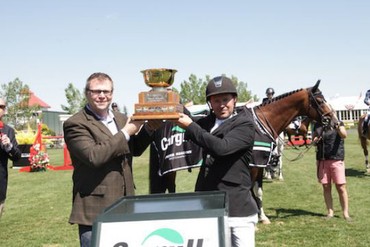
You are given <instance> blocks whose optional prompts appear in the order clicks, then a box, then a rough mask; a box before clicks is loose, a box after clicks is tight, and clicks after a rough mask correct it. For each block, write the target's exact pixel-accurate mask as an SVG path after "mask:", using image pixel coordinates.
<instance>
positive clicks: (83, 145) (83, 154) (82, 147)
mask: <svg viewBox="0 0 370 247" xmlns="http://www.w3.org/2000/svg"><path fill="white" fill-rule="evenodd" d="M114 116H115V122H116V124H117V126H118V129H121V128H123V127H124V125H125V123H126V122H127V117H125V116H124V115H123V114H121V113H116V112H115V113H114ZM63 130H64V139H65V142H66V144H67V147H68V150H69V152H70V156H71V160H72V165H73V166H74V171H73V177H72V180H73V204H72V212H71V215H70V219H69V222H70V223H71V224H80V225H89V226H91V225H93V222H94V220H95V218H96V216H97V215H98V214H100V213H102V212H103V210H104V209H105V208H106V207H108V206H109V205H111V204H112V203H114V202H115V201H117V200H118V199H119V198H121V197H122V196H126V195H134V181H133V176H132V156H139V155H141V154H142V153H143V152H144V151H145V149H146V148H147V146H148V145H149V144H150V141H151V136H150V135H149V133H148V132H147V131H146V130H145V128H142V129H141V131H140V132H139V133H138V134H137V135H135V136H131V138H130V141H129V142H127V140H126V138H125V136H124V134H123V133H122V131H118V133H117V134H115V135H112V134H111V132H110V131H109V129H108V128H107V127H106V126H105V125H104V124H103V123H102V122H100V121H99V120H98V119H96V118H95V116H94V115H93V114H92V113H91V112H90V111H89V110H88V109H87V108H86V107H85V108H84V109H83V110H81V111H80V112H78V113H76V114H75V115H73V116H72V117H70V118H69V119H68V120H67V121H66V122H65V123H64V125H63Z"/></svg>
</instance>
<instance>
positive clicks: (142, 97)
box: [132, 68, 183, 120]
mask: <svg viewBox="0 0 370 247" xmlns="http://www.w3.org/2000/svg"><path fill="white" fill-rule="evenodd" d="M141 72H142V73H143V75H144V81H145V84H146V85H148V86H149V87H152V90H150V91H149V92H141V93H139V103H138V104H135V113H134V114H133V116H132V119H133V120H153V119H162V120H168V119H178V118H179V116H180V115H179V113H182V112H183V106H182V105H181V104H180V96H179V95H178V94H177V93H176V92H174V91H172V90H171V89H170V88H168V87H170V86H171V85H172V84H173V82H174V78H175V73H176V72H177V71H176V70H174V69H164V68H161V69H147V70H143V71H141Z"/></svg>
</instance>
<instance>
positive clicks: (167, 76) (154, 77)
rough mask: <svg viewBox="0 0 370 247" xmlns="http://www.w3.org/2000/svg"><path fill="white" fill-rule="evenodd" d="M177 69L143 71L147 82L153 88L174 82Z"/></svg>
mask: <svg viewBox="0 0 370 247" xmlns="http://www.w3.org/2000/svg"><path fill="white" fill-rule="evenodd" d="M176 72H177V70H175V69H164V68H161V69H147V70H143V71H141V73H143V75H144V81H145V84H146V85H148V86H149V87H153V88H165V87H169V86H171V85H172V84H173V81H174V79H175V73H176Z"/></svg>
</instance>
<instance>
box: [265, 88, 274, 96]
mask: <svg viewBox="0 0 370 247" xmlns="http://www.w3.org/2000/svg"><path fill="white" fill-rule="evenodd" d="M267 94H272V95H274V94H275V91H274V89H273V88H272V87H269V88H267V89H266V95H267Z"/></svg>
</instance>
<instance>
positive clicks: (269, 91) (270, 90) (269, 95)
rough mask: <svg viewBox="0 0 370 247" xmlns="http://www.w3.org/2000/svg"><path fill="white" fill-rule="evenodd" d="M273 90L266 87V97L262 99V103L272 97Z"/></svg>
mask: <svg viewBox="0 0 370 247" xmlns="http://www.w3.org/2000/svg"><path fill="white" fill-rule="evenodd" d="M274 94H275V91H274V89H273V88H272V87H269V88H267V89H266V98H263V99H262V103H264V102H265V101H267V100H272V97H274Z"/></svg>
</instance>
